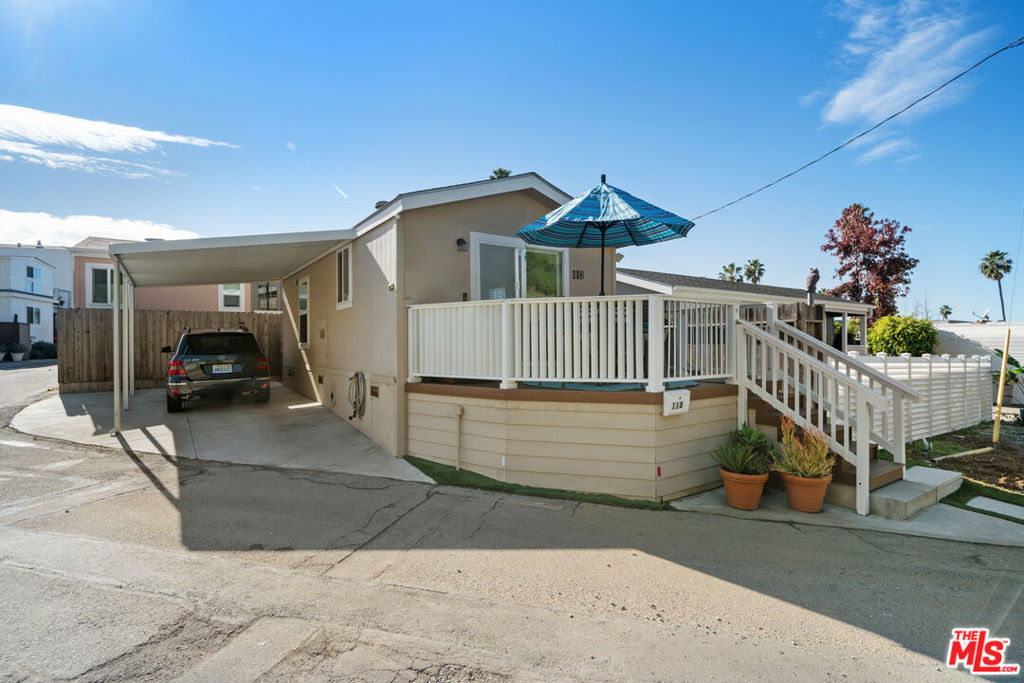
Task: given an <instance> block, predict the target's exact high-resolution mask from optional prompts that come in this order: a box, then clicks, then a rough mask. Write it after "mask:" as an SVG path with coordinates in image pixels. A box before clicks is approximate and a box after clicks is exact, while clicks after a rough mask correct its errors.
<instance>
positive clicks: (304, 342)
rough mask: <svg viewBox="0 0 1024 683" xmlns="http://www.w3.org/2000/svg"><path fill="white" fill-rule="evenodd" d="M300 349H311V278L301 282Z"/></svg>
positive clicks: (305, 278)
mask: <svg viewBox="0 0 1024 683" xmlns="http://www.w3.org/2000/svg"><path fill="white" fill-rule="evenodd" d="M298 299H299V311H298V314H299V316H298V317H299V320H298V323H299V348H300V349H308V348H309V278H308V277H304V278H302V279H301V280H299V296H298Z"/></svg>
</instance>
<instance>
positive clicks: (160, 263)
mask: <svg viewBox="0 0 1024 683" xmlns="http://www.w3.org/2000/svg"><path fill="white" fill-rule="evenodd" d="M355 236H356V231H355V230H317V231H313V232H286V233H279V234H272V235H245V236H240V237H204V238H199V239H192V240H159V241H152V242H119V243H115V244H111V245H110V247H109V248H108V253H109V254H110V255H111V256H112V257H113V258H114V260H116V261H118V262H119V263H120V264H121V267H122V268H123V269H124V270H125V271H126V272H127V273H128V277H129V278H130V279H131V281H132V283H133V284H134V285H135V286H136V287H160V286H174V285H214V284H220V283H223V282H258V281H266V280H283V279H285V278H286V277H287V276H289V275H291V274H292V273H294V272H296V271H297V270H299V269H301V268H302V267H303V266H305V265H307V264H309V263H310V262H312V261H314V260H316V259H317V258H319V257H320V256H322V255H323V254H324V253H325V252H328V251H330V250H331V249H333V248H335V247H337V246H340V245H342V244H344V243H345V242H348V241H350V240H352V239H354V238H355Z"/></svg>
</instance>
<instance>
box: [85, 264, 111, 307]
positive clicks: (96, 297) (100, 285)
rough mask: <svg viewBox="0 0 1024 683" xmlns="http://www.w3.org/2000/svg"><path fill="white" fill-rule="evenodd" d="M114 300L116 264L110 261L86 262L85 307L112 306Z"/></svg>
mask: <svg viewBox="0 0 1024 683" xmlns="http://www.w3.org/2000/svg"><path fill="white" fill-rule="evenodd" d="M113 301H114V266H113V264H110V263H86V264H85V307H86V308H110V307H111V306H113V305H114V304H113Z"/></svg>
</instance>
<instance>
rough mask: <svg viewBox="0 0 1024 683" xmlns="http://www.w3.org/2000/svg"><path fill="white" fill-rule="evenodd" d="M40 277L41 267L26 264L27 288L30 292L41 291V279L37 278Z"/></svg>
mask: <svg viewBox="0 0 1024 683" xmlns="http://www.w3.org/2000/svg"><path fill="white" fill-rule="evenodd" d="M37 277H39V268H37V267H36V266H25V290H26V291H28V292H34V293H36V294H38V293H39V281H38V280H36V278H37Z"/></svg>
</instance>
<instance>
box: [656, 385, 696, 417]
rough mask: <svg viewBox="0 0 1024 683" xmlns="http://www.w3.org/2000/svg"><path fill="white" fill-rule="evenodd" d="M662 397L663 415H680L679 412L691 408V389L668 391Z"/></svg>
mask: <svg viewBox="0 0 1024 683" xmlns="http://www.w3.org/2000/svg"><path fill="white" fill-rule="evenodd" d="M662 397H663V400H664V403H663V404H662V410H661V414H662V415H678V414H679V413H685V412H688V411H689V410H690V390H689V389H676V390H674V391H666V392H664V393H663V394H662Z"/></svg>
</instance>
